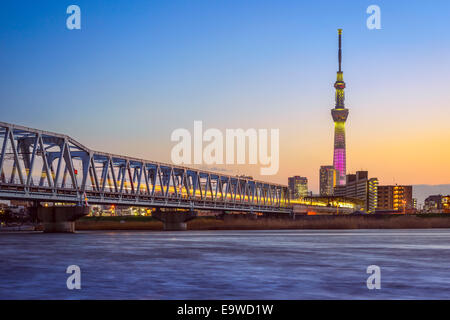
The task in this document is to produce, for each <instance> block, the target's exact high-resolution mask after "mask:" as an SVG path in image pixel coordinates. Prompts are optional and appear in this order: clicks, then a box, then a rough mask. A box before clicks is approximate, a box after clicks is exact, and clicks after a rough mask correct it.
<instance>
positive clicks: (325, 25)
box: [0, 0, 450, 188]
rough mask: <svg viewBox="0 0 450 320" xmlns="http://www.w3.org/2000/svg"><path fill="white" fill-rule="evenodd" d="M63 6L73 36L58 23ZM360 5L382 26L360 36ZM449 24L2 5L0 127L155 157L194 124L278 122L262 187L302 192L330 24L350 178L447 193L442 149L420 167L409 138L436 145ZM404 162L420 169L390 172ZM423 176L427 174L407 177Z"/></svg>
mask: <svg viewBox="0 0 450 320" xmlns="http://www.w3.org/2000/svg"><path fill="white" fill-rule="evenodd" d="M71 4H76V5H78V6H80V8H81V30H68V29H67V28H66V19H67V17H68V14H66V8H67V7H68V6H69V5H71ZM370 4H377V5H379V6H380V8H381V19H382V22H381V23H382V29H381V30H368V29H367V28H366V19H367V17H368V15H367V14H366V8H367V7H368V6H369V5H370ZM449 17H450V2H449V1H444V0H443V1H433V2H432V3H431V2H426V1H375V2H374V1H307V2H306V1H298V0H297V1H282V0H278V1H263V0H257V1H256V0H255V1H245V0H240V1H234V0H228V1H224V0H223V1H212V0H205V1H203V0H198V1H169V0H168V1H21V0H19V1H2V10H1V11H0V68H1V70H2V72H1V73H0V112H1V116H0V120H1V121H6V122H13V123H17V124H22V125H26V126H30V127H35V128H41V129H46V130H50V131H57V132H62V133H66V134H69V135H71V136H73V137H75V138H77V139H78V140H80V141H81V142H82V143H83V144H85V145H87V146H89V147H92V148H95V149H99V150H105V151H109V152H115V153H120V154H128V155H134V156H139V157H145V158H149V159H153V160H159V161H169V160H170V148H171V146H172V144H171V142H170V133H171V132H172V131H173V130H174V129H176V128H180V127H185V128H189V129H191V128H192V126H193V121H194V120H203V121H204V124H205V126H207V127H216V128H219V129H224V128H237V127H242V128H280V139H281V143H282V145H281V157H282V158H281V166H282V169H281V170H280V174H279V175H278V176H277V177H273V178H270V179H272V180H274V181H276V182H283V183H286V181H287V176H289V175H294V174H299V175H305V176H308V177H309V179H310V180H311V182H312V186H313V188H315V187H316V186H315V185H316V184H317V173H318V169H319V166H320V165H324V164H330V162H331V159H332V158H331V156H332V120H331V116H330V113H329V109H331V108H332V107H333V105H334V92H333V88H332V85H333V82H334V80H335V72H336V69H337V58H336V53H337V39H336V37H337V36H336V29H337V28H338V27H342V28H343V29H344V35H343V41H344V42H343V50H344V58H343V69H344V79H345V81H346V82H347V90H346V104H347V106H348V108H350V116H349V121H348V125H347V128H348V131H347V132H348V154H349V159H348V163H349V165H348V168H349V170H358V169H366V170H369V172H370V173H373V175H376V176H378V178H379V179H380V180H382V181H383V180H384V181H386V182H388V183H391V182H392V181H393V180H394V181H397V182H399V183H447V182H450V174H447V175H444V176H442V174H439V170H438V169H439V168H440V171H441V172H442V170H443V169H444V167H443V166H444V164H443V162H442V157H444V156H446V155H447V154H442V153H434V154H431V156H430V158H432V159H435V160H433V161H434V162H433V161H432V162H430V163H427V164H426V165H425V164H424V165H423V166H422V164H423V161H422V160H420V159H419V158H420V154H419V153H417V152H418V151H414V150H412V149H413V148H418V149H420V147H421V146H420V145H418V146H417V145H414V144H413V142H414V139H415V138H414V137H416V136H418V131H419V130H421V131H422V135H420V137H422V138H420V139H423V141H422V140H421V141H419V142H420V143H423V144H424V145H423V147H424V148H425V147H426V145H425V144H426V143H427V141H430V140H432V141H434V142H436V145H440V144H441V143H445V141H447V143H448V138H449V137H450V129H448V116H449V115H450V111H449V109H450V106H449V101H450V100H449V98H450V94H449V90H448V80H449V75H450V32H449V29H450V19H449ZM425 110H426V112H425ZM423 132H425V133H423ZM393 137H397V138H398V140H401V141H406V142H398V141H397V142H391V140H392V138H393ZM436 139H437V140H436ZM368 141H371V143H372V142H373V149H372V148H370V149H369V148H368ZM386 144H388V146H387V147H386ZM399 145H400V147H398V146H399ZM425 149H426V148H425ZM408 150H410V151H408ZM411 150H412V151H411ZM426 150H428V149H426ZM433 150H434V149H433ZM368 152H369V153H370V152H373V153H374V154H373V155H370V157H369V156H368ZM405 152H411V153H410V154H408V157H409V158H414V159H419V160H420V161H422V162H420V161H419V160H417V163H413V164H411V166H407V167H406V168H405V166H402V165H401V161H400V160H399V158H400V157H403V156H405ZM414 152H416V153H414ZM387 155H389V157H392V159H386V156H387ZM383 159H384V160H383ZM382 161H389V164H391V165H381V164H380V162H382ZM428 166H433V167H436V168H438V169H436V172H433V173H429V174H428V175H425V174H423V175H418V174H417V172H418V171H420V172H423V170H424V169H423V167H428ZM447 171H448V170H447Z"/></svg>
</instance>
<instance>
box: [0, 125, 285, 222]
mask: <svg viewBox="0 0 450 320" xmlns="http://www.w3.org/2000/svg"><path fill="white" fill-rule="evenodd" d="M0 148H1V149H0V198H2V199H10V200H12V199H16V200H26V201H44V202H61V203H78V204H80V203H82V202H84V201H88V203H89V204H105V205H107V204H117V205H128V206H143V207H159V208H179V209H191V210H229V211H248V212H262V213H269V212H271V213H290V212H291V207H290V200H289V192H288V188H287V186H283V185H278V184H273V183H268V182H263V181H257V180H253V179H247V178H242V177H238V176H230V175H224V174H220V173H216V172H210V171H203V170H197V169H192V168H187V167H181V166H174V165H170V164H164V163H159V162H154V161H148V160H143V159H137V158H132V157H126V156H119V155H114V154H109V153H104V152H97V151H93V150H90V149H89V148H87V147H85V146H83V145H82V144H80V143H79V142H77V141H76V140H74V139H72V138H70V137H69V136H66V135H62V134H57V133H52V132H47V131H42V130H37V129H31V128H27V127H23V126H18V125H14V124H9V123H5V122H0Z"/></svg>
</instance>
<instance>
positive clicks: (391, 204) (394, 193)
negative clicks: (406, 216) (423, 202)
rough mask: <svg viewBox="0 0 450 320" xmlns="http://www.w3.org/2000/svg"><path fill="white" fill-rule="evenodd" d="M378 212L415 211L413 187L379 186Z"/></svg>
mask: <svg viewBox="0 0 450 320" xmlns="http://www.w3.org/2000/svg"><path fill="white" fill-rule="evenodd" d="M377 197H378V205H377V210H394V211H403V210H405V209H414V202H413V197H412V186H399V185H390V186H378V196H377Z"/></svg>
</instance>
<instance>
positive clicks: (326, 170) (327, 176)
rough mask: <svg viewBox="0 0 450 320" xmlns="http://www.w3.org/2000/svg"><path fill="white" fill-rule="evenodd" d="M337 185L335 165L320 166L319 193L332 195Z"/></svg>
mask: <svg viewBox="0 0 450 320" xmlns="http://www.w3.org/2000/svg"><path fill="white" fill-rule="evenodd" d="M335 185H336V170H335V169H334V167H333V166H321V167H320V181H319V186H320V187H319V193H320V195H321V196H332V195H333V192H334V187H335Z"/></svg>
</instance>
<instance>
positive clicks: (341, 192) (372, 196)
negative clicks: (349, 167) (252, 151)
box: [334, 171, 378, 213]
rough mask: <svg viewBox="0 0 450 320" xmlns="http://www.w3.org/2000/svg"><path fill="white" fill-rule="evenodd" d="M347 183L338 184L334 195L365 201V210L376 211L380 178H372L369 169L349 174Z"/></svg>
mask: <svg viewBox="0 0 450 320" xmlns="http://www.w3.org/2000/svg"><path fill="white" fill-rule="evenodd" d="M345 182H346V183H345V185H340V186H336V187H335V188H334V195H335V196H339V197H348V198H354V199H359V200H362V201H364V211H365V212H367V213H374V212H375V209H376V208H377V189H378V179H377V178H370V179H369V175H368V172H367V171H357V172H356V173H355V174H347V175H346V181H345Z"/></svg>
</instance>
